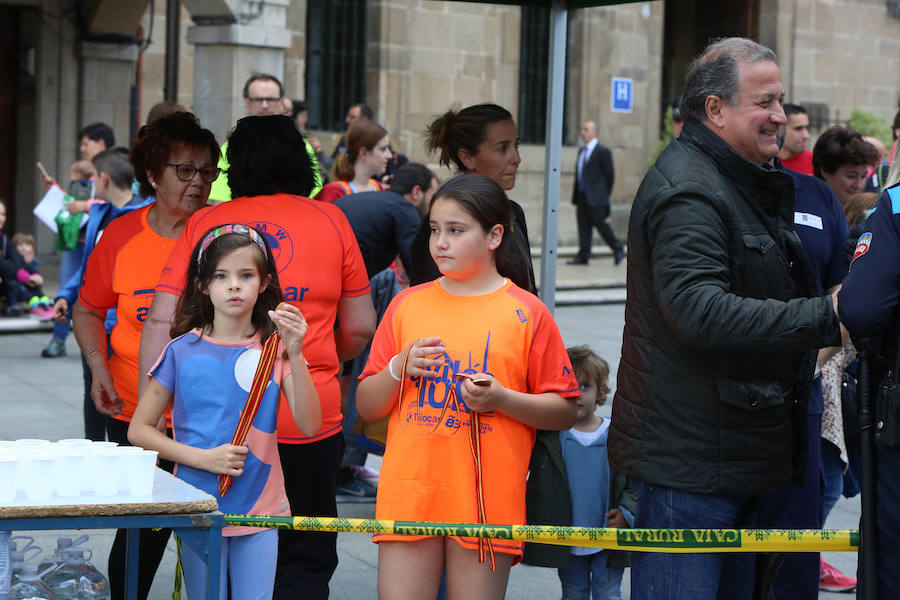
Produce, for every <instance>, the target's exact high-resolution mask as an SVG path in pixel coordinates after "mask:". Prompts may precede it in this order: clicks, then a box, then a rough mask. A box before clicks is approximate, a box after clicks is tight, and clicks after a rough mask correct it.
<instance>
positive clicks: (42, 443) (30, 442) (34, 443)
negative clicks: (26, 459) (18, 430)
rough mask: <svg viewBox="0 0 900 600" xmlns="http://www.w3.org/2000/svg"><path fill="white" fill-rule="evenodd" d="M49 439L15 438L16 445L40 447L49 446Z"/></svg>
mask: <svg viewBox="0 0 900 600" xmlns="http://www.w3.org/2000/svg"><path fill="white" fill-rule="evenodd" d="M49 445H50V440H38V439H32V438H22V439H20V440H16V446H19V447H20V448H22V447H29V448H34V447H41V446H49Z"/></svg>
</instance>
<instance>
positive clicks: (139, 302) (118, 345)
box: [78, 204, 177, 427]
mask: <svg viewBox="0 0 900 600" xmlns="http://www.w3.org/2000/svg"><path fill="white" fill-rule="evenodd" d="M152 206H153V205H152V204H150V205H147V206H145V207H143V208H139V209H137V210H134V211H132V212H130V213H128V214H127V215H123V216H121V217H119V218H118V219H116V220H114V221H112V222H111V223H110V224H109V226H108V227H107V228H106V229H105V230H104V231H103V236H102V237H101V238H100V241H99V242H97V245H96V247H94V251H93V252H92V253H91V256H90V258H89V259H88V261H87V265H86V266H85V269H84V276H83V279H82V284H81V290H80V291H79V293H78V300H79V301H80V302H81V304H82V305H83V306H84V307H85V308H87V309H89V310H92V311H94V312H96V313H100V314H102V315H103V316H104V318H105V316H106V311H107V310H108V309H110V308H113V307H115V309H116V326H115V327H114V328H113V330H112V334H111V335H110V338H109V341H110V345H111V346H112V349H113V355H112V356H111V357H110V359H109V371H110V374H111V375H112V379H113V385H114V386H115V388H116V393H117V394H118V395H119V398H121V399H122V400H123V401H124V406H123V407H122V413H121V414H120V415H118V416H116V418H117V419H119V420H121V421H130V420H131V415H133V414H134V409H135V407H136V406H137V389H138V381H139V377H140V374H139V373H138V368H139V367H138V353H139V351H140V345H141V329H142V328H143V327H144V320H145V319H146V318H147V313H148V312H149V310H150V304H151V303H152V302H153V293H154V291H155V287H156V282H157V280H158V279H159V274H160V272H161V271H162V269H163V266H165V264H166V261H167V260H168V259H169V254H170V253H171V252H172V249H173V248H174V247H175V242H176V241H177V239H170V238H165V237H163V236H161V235H159V234H158V233H156V232H155V231H153V229H152V228H151V227H150V224H149V223H148V222H147V214H148V213H149V212H150V209H151V208H152ZM166 419H167V420H168V421H169V427H171V426H172V423H171V419H170V418H169V412H168V410H167V412H166Z"/></svg>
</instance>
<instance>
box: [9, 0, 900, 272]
mask: <svg viewBox="0 0 900 600" xmlns="http://www.w3.org/2000/svg"><path fill="white" fill-rule="evenodd" d="M327 2H328V6H339V5H344V6H347V5H354V3H355V5H357V6H359V5H363V7H364V10H365V15H364V16H365V22H364V27H363V28H362V29H360V30H359V31H360V32H361V33H360V34H358V35H359V36H362V38H363V42H362V45H361V52H362V54H361V55H360V56H361V57H362V58H360V60H361V61H362V62H363V63H364V67H365V68H364V70H363V72H362V74H361V75H360V76H359V78H361V81H356V82H355V85H356V86H358V89H364V92H365V93H364V99H365V100H366V101H367V102H368V103H369V104H370V105H372V106H373V108H374V109H375V113H376V118H377V119H378V120H379V121H380V122H381V123H383V124H384V125H385V126H386V127H387V128H388V129H389V131H390V133H391V138H392V142H393V144H394V147H395V149H396V150H398V151H400V152H402V153H404V154H406V155H407V156H408V157H409V158H410V159H411V160H415V161H421V162H426V163H428V164H429V165H430V166H431V167H433V168H435V169H436V170H437V171H438V172H439V173H440V174H441V176H446V175H449V173H450V172H449V171H447V170H445V169H439V168H438V165H436V164H435V160H436V157H432V156H428V155H426V154H425V151H424V149H423V146H422V132H423V129H424V127H425V124H426V123H427V122H428V121H429V120H430V119H431V118H432V117H433V116H434V115H436V114H438V113H441V112H443V111H445V110H447V109H448V108H449V107H451V106H453V107H462V106H466V105H469V104H474V103H478V102H486V101H490V102H496V103H498V104H501V105H503V106H505V107H507V108H508V109H509V110H510V111H511V112H512V113H513V115H516V116H517V118H519V119H520V126H522V125H524V123H523V121H525V119H524V118H520V115H525V114H531V115H533V114H534V113H535V111H534V107H533V106H532V107H526V106H524V105H523V104H525V103H528V102H532V101H536V99H535V96H538V95H539V94H523V93H522V82H523V64H524V62H523V61H524V57H525V56H526V55H528V56H532V54H533V53H534V51H535V48H534V46H535V41H534V40H533V39H531V38H528V37H527V36H528V35H530V34H528V33H527V31H526V28H525V14H526V13H525V12H524V11H526V10H528V9H523V8H521V7H517V6H511V5H507V4H489V3H476V2H449V1H438V0H368V1H363V0H327ZM323 3H326V0H266V2H264V3H261V2H255V1H249V0H182V3H181V4H182V9H181V13H180V27H179V31H180V36H179V53H178V61H177V64H178V100H179V102H181V103H182V104H184V105H185V106H187V107H189V108H190V109H191V110H193V111H194V112H195V113H196V114H197V115H198V116H199V117H200V118H201V121H202V122H203V123H204V125H205V126H207V127H209V128H210V129H212V130H213V131H214V132H215V133H216V136H217V138H218V139H219V140H220V141H224V139H225V136H226V135H227V132H228V130H229V129H230V127H231V126H232V125H233V123H234V121H235V119H237V118H239V117H240V116H241V115H243V114H244V106H243V101H242V99H241V97H240V90H241V86H242V85H243V82H244V80H245V79H246V77H247V76H248V75H249V74H250V72H251V71H253V70H259V71H265V72H271V73H273V74H275V75H278V76H279V77H281V78H282V79H283V81H284V83H285V87H286V91H287V95H288V96H289V97H292V98H306V97H308V96H309V95H310V94H311V93H312V90H310V89H309V86H310V85H311V84H310V81H309V79H310V77H309V72H310V69H312V68H313V64H314V61H313V57H312V56H311V55H309V52H310V50H309V49H310V47H311V46H310V42H311V40H313V39H314V38H315V36H317V35H319V34H320V33H321V31H320V30H319V27H320V25H321V24H320V23H319V22H318V21H317V22H316V23H311V22H310V21H309V18H310V15H311V14H314V13H315V12H316V11H315V10H313V9H321V8H322V7H323V6H325V4H323ZM78 4H79V5H80V6H82V8H83V11H84V18H82V19H81V20H78V19H75V18H74V16H73V14H72V13H71V12H70V8H69V7H70V5H71V3H69V2H67V1H66V0H0V23H5V24H6V25H5V26H6V27H7V28H8V29H9V30H10V31H9V32H8V33H9V36H11V37H9V38H8V39H7V40H6V41H5V42H0V57H4V58H8V60H5V61H0V64H2V65H5V66H0V68H2V69H4V71H2V72H0V77H4V80H5V81H11V82H12V83H13V85H12V86H3V87H4V88H6V89H5V90H3V91H0V137H4V139H5V140H7V144H6V145H5V146H6V147H5V148H4V149H2V150H0V197H4V198H5V199H7V200H8V201H9V202H10V203H11V204H12V210H11V211H10V212H11V217H12V218H11V224H10V225H8V226H7V231H12V230H14V229H15V230H31V231H34V232H35V233H37V234H38V237H39V245H40V248H41V250H42V254H43V255H45V256H47V255H49V254H50V253H51V251H52V247H53V235H52V233H50V232H49V230H47V229H46V228H44V227H43V226H40V225H38V224H37V223H35V221H34V219H33V217H32V215H31V210H30V209H31V207H32V206H33V204H34V202H35V201H36V200H37V199H38V198H39V197H40V190H39V189H38V186H39V182H38V179H37V177H36V174H35V171H34V163H35V162H36V161H37V160H41V161H42V162H43V164H44V165H45V166H47V167H48V169H49V170H50V171H51V172H52V173H54V174H57V175H58V176H59V178H60V179H61V180H64V179H65V174H66V173H67V167H68V164H69V163H70V162H71V161H72V160H74V159H75V158H77V140H76V139H75V137H76V132H77V131H78V129H79V128H80V127H81V126H83V125H84V124H87V123H90V122H94V121H105V122H108V123H110V124H111V125H113V127H114V129H115V131H116V136H117V139H118V140H119V142H120V143H127V141H128V140H129V138H130V137H131V134H132V128H133V127H134V125H135V124H137V123H140V122H142V121H143V119H144V118H145V117H146V114H147V112H148V111H149V109H150V107H152V106H153V104H155V103H156V102H158V101H160V100H161V99H162V97H163V75H164V65H165V34H166V14H165V4H166V3H164V2H155V3H151V2H149V0H85V2H82V3H78ZM153 7H155V12H154V13H153V14H151V10H152V9H153ZM316 14H318V13H316ZM529 14H530V17H529V18H533V17H534V14H531V13H529ZM344 33H345V34H348V32H344ZM349 33H353V32H349ZM723 35H745V36H749V37H754V38H756V39H759V40H760V41H761V42H762V43H764V44H766V45H768V46H770V47H772V48H773V49H774V50H775V51H776V53H777V54H778V59H779V63H780V66H781V68H782V73H783V77H784V83H785V88H786V91H787V95H788V99H789V100H790V101H794V102H801V103H808V104H813V105H816V106H818V107H825V110H826V111H827V113H828V118H829V119H830V120H832V121H834V120H838V119H841V118H843V119H845V118H846V117H847V116H849V114H850V111H851V109H852V108H854V107H856V106H859V107H862V108H865V109H868V110H871V111H873V112H875V113H876V114H879V115H881V116H883V117H885V118H886V119H888V120H890V119H892V118H893V115H894V113H895V112H896V111H897V108H898V106H897V102H898V95H900V75H898V73H900V70H898V68H897V67H898V66H900V65H898V63H900V19H898V18H894V17H892V16H889V15H888V14H887V9H886V4H885V2H884V0H735V1H734V2H727V3H709V2H703V1H702V0H654V1H649V2H633V3H628V4H622V5H618V6H603V7H595V8H588V9H579V10H572V11H569V16H568V41H567V54H568V60H567V73H566V87H565V103H566V108H565V113H564V123H565V127H564V131H565V139H564V140H563V141H564V145H563V151H562V175H563V177H562V185H561V189H560V190H559V191H558V198H559V203H560V213H559V238H560V243H561V244H563V245H565V244H573V243H574V242H575V239H576V233H575V217H574V208H573V207H572V206H571V204H570V202H569V198H570V195H571V187H572V184H573V168H574V163H575V159H576V155H577V149H578V148H577V131H578V127H579V124H580V122H581V121H583V120H586V119H591V120H595V121H597V122H598V123H599V126H600V139H601V142H602V143H604V144H605V145H607V146H609V147H610V148H611V149H612V151H613V156H614V160H615V167H616V184H615V188H614V190H613V202H614V211H613V221H614V225H615V226H616V227H617V228H618V229H620V230H621V232H622V233H624V227H625V223H626V219H627V211H628V206H629V205H630V202H631V199H632V197H633V195H634V192H635V191H636V189H637V186H638V184H639V182H640V179H641V177H642V175H643V173H644V171H645V169H646V165H647V159H648V157H649V156H650V154H651V153H652V151H653V149H654V147H655V146H656V140H657V139H658V136H659V131H660V125H661V123H660V121H661V115H662V114H663V111H664V109H665V106H666V104H667V103H669V102H671V101H672V100H674V99H675V98H677V96H678V94H680V91H681V90H680V85H681V81H682V80H683V76H684V70H685V68H686V65H687V63H688V61H689V60H690V58H691V57H692V56H693V55H694V54H695V53H696V52H697V51H698V50H699V49H700V48H701V47H702V45H703V43H704V42H705V41H706V40H707V39H708V38H709V37H713V36H723ZM2 37H3V36H0V38H2ZM140 40H144V42H143V44H140V45H139V42H140ZM357 42H359V40H357ZM357 46H360V44H359V43H357ZM334 51H335V52H340V51H341V48H334ZM538 56H539V55H538ZM532 58H534V57H533V56H532ZM612 77H627V78H630V79H631V80H632V81H633V85H634V87H633V101H634V109H633V111H632V112H631V113H620V112H613V111H612V110H611V108H610V91H611V79H612ZM532 83H533V82H532ZM535 89H537V88H535ZM359 99H363V98H358V99H357V100H359ZM345 109H346V106H344V107H337V110H339V111H343V110H345ZM526 109H531V110H530V112H529V111H527V110H526ZM335 129H336V127H335ZM314 133H315V134H317V135H318V136H319V137H320V138H322V139H323V143H324V145H325V146H326V147H327V148H330V147H333V145H334V142H335V140H336V139H337V137H338V136H339V135H340V132H339V131H328V130H315V131H314ZM521 150H522V156H523V163H522V166H521V168H520V177H519V179H518V183H517V186H516V188H515V190H513V192H512V196H513V197H514V198H515V199H516V200H517V201H519V202H520V203H521V204H523V206H524V207H525V209H526V212H527V215H528V222H529V230H530V232H531V235H532V241H533V242H534V243H536V244H537V243H539V242H540V239H541V214H542V212H541V207H542V203H543V200H544V197H543V196H544V191H543V168H544V161H543V155H544V146H543V145H541V144H536V143H525V144H524V145H523V146H522V149H521Z"/></svg>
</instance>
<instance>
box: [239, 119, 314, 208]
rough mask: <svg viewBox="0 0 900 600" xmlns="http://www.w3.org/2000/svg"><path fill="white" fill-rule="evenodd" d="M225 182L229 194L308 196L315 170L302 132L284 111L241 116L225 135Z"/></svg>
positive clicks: (241, 195) (312, 186) (242, 195)
mask: <svg viewBox="0 0 900 600" xmlns="http://www.w3.org/2000/svg"><path fill="white" fill-rule="evenodd" d="M226 157H227V158H228V164H229V168H228V185H229V187H230V188H231V197H232V198H241V197H244V196H265V195H269V194H296V195H298V196H307V197H308V196H309V193H310V192H311V191H312V190H313V188H314V187H315V185H316V170H315V168H314V167H313V165H312V163H311V162H310V158H309V154H307V152H306V142H305V140H304V139H303V134H302V133H300V132H299V131H297V128H296V127H295V126H294V122H293V121H292V120H291V118H290V117H287V116H284V115H271V116H250V117H244V118H243V119H241V120H239V121H238V122H237V125H236V126H235V128H234V129H233V130H232V132H231V136H229V138H228V150H227V151H226Z"/></svg>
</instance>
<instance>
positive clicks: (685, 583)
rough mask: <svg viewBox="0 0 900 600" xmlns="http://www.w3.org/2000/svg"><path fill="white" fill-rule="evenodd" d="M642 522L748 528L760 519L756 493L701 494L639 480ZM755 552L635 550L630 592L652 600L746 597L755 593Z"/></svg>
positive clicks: (637, 518) (642, 524)
mask: <svg viewBox="0 0 900 600" xmlns="http://www.w3.org/2000/svg"><path fill="white" fill-rule="evenodd" d="M634 483H635V484H637V485H636V488H637V494H638V505H637V514H636V515H635V521H634V526H635V527H638V528H654V529H656V528H674V529H682V528H696V529H717V528H721V529H743V528H753V527H755V525H756V509H757V504H758V501H759V499H758V497H757V496H749V495H748V496H726V495H722V494H696V493H692V492H685V491H681V490H676V489H673V488H670V487H666V486H661V485H655V484H647V483H643V482H638V481H635V482H634ZM755 558H756V556H755V555H754V554H753V553H746V552H738V553H730V554H728V553H708V554H666V553H660V552H635V553H634V554H632V559H631V597H632V598H635V599H652V600H677V599H682V598H683V599H684V600H714V599H716V598H722V599H724V598H727V599H729V600H744V599H749V598H751V597H752V596H753V583H754V574H755Z"/></svg>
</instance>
